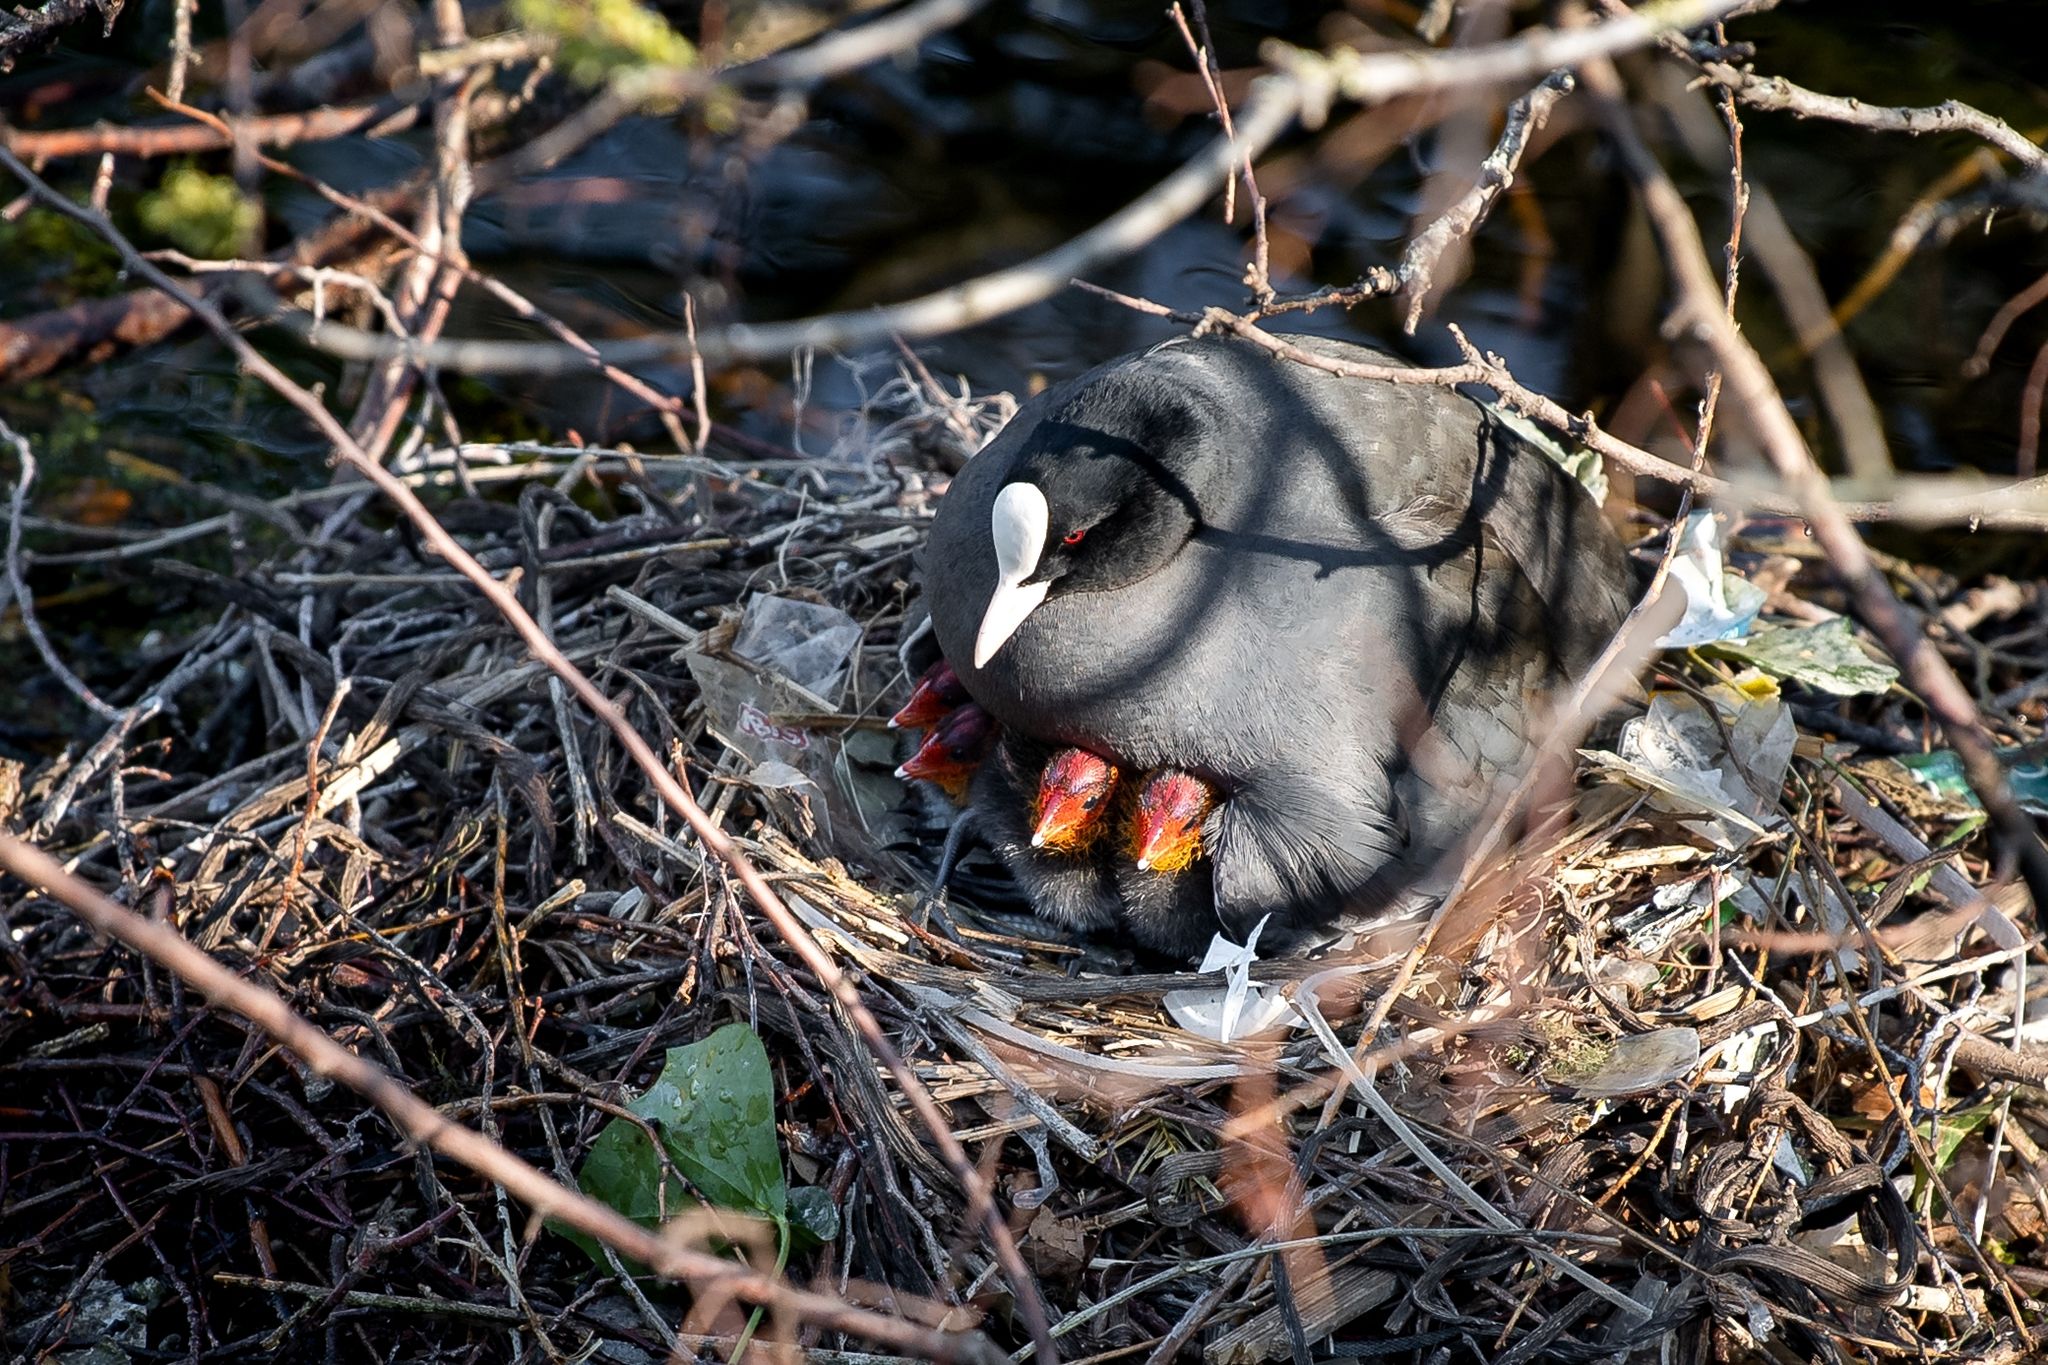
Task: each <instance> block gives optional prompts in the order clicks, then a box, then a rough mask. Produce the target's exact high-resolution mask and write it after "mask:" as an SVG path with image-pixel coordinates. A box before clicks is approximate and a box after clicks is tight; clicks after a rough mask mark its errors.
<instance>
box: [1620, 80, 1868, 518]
mask: <svg viewBox="0 0 2048 1365" xmlns="http://www.w3.org/2000/svg"><path fill="white" fill-rule="evenodd" d="M1654 88H1655V91H1656V95H1657V97H1658V98H1659V99H1660V100H1661V101H1662V103H1663V105H1664V108H1665V110H1666V111H1667V113H1668V115H1669V117H1670V120H1671V123H1672V126H1673V127H1674V128H1675V129H1676V130H1677V132H1678V138H1679V141H1680V143H1682V144H1683V145H1684V147H1685V151H1686V155H1687V156H1689V157H1691V158H1692V160H1693V161H1694V163H1695V164H1697V165H1699V166H1701V167H1703V168H1707V169H1714V168H1715V162H1716V158H1717V157H1725V155H1726V138H1725V134H1724V132H1723V130H1722V129H1721V128H1718V127H1716V126H1715V124H1716V122H1717V120H1716V119H1715V118H1714V117H1713V115H1712V114H1711V113H1709V112H1708V105H1707V104H1706V102H1705V101H1704V100H1703V99H1702V98H1701V96H1700V95H1698V94H1696V93H1694V92H1693V91H1692V90H1690V89H1688V88H1687V86H1686V81H1685V75H1684V73H1683V72H1682V71H1680V69H1679V68H1678V67H1676V66H1674V65H1671V64H1667V63H1659V64H1658V68H1657V71H1656V75H1655V78H1654ZM1721 94H1722V98H1724V99H1725V98H1728V94H1727V92H1725V91H1723V92H1721ZM1752 194H1753V196H1754V203H1753V206H1752V209H1751V213H1752V225H1751V231H1750V240H1751V243H1752V247H1753V254H1754V255H1755V257H1756V259H1757V262H1758V263H1759V264H1760V265H1762V266H1763V269H1764V274H1765V276H1766V277H1767V278H1768V279H1769V280H1770V282H1771V287H1772V289H1773V290H1774V291H1775V292H1776V293H1777V296H1778V304H1779V306H1780V307H1781V308H1782V309H1783V310H1784V313H1785V319H1786V321H1787V322H1789V323H1790V324H1791V325H1792V330H1793V331H1794V332H1795V333H1796V334H1797V336H1798V339H1799V350H1800V352H1801V353H1802V354H1804V355H1806V356H1807V357H1809V358H1810V359H1811V360H1812V363H1813V380H1814V387H1815V388H1816V389H1817V390H1818V391H1819V394H1820V400H1821V405H1822V406H1823V407H1824V408H1826V409H1827V412H1828V415H1829V417H1830V418H1831V419H1832V420H1833V422H1834V426H1835V432H1836V436H1837V439H1838V440H1839V441H1840V442H1841V450H1842V456H1843V460H1844V463H1846V464H1847V466H1848V468H1849V472H1850V474H1851V475H1853V476H1855V477H1857V478H1859V479H1864V480H1867V481H1869V482H1871V483H1874V484H1876V485H1877V486H1879V487H1882V486H1883V485H1884V484H1885V482H1886V481H1887V480H1889V479H1890V478H1891V477H1892V474H1893V469H1892V457H1891V448H1890V445H1889V443H1887V442H1886V440H1885V436H1884V422H1883V420H1882V419H1881V418H1880V417H1879V415H1878V411H1877V404H1876V403H1875V402H1873V401H1872V399H1871V396H1870V389H1869V386H1868V385H1866V384H1865V383H1864V382H1863V373H1862V371H1861V370H1859V369H1857V367H1856V359H1855V357H1854V356H1853V355H1851V354H1850V351H1849V345H1848V342H1847V341H1846V340H1845V339H1844V338H1843V336H1842V329H1841V328H1840V326H1838V325H1837V324H1836V322H1835V319H1834V312H1833V309H1832V308H1831V307H1830V306H1829V304H1828V297H1827V293H1826V291H1824V290H1823V289H1822V288H1821V284H1820V279H1819V277H1818V276H1817V275H1815V273H1814V268H1813V259H1812V257H1810V256H1808V255H1807V253H1806V250H1805V248H1803V247H1801V246H1800V245H1799V239H1798V238H1797V237H1795V236H1794V235H1793V233H1792V228H1791V225H1790V224H1788V223H1787V222H1786V221H1785V215H1784V214H1783V213H1781V212H1779V211H1778V204H1777V200H1776V199H1775V198H1774V197H1773V196H1772V195H1771V193H1770V191H1769V190H1768V189H1767V188H1765V187H1764V186H1763V185H1757V186H1756V187H1755V188H1754V190H1753V191H1752Z"/></svg>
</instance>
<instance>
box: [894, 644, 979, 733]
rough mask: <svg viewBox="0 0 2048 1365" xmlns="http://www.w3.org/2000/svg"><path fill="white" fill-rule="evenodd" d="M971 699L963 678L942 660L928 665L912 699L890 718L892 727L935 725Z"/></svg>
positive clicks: (896, 728) (913, 692) (908, 727)
mask: <svg viewBox="0 0 2048 1365" xmlns="http://www.w3.org/2000/svg"><path fill="white" fill-rule="evenodd" d="M968 700H969V699H968V696H967V685H966V684H965V683H963V682H961V681H960V675H959V674H958V673H955V672H954V671H953V665H951V664H949V663H947V662H946V661H945V660H944V659H941V660H939V661H938V662H937V663H935V664H933V665H932V666H931V667H930V668H927V669H926V670H925V671H924V675H923V676H922V677H920V678H919V679H918V680H917V686H915V687H913V688H911V689H910V700H909V701H906V702H904V703H903V706H902V709H901V710H899V711H897V712H896V714H895V715H893V716H891V717H889V728H890V729H891V730H909V729H919V730H921V729H924V728H926V727H928V726H932V725H936V724H938V723H939V722H940V721H942V720H944V719H945V718H946V717H947V716H949V715H951V714H952V713H953V712H954V711H955V710H957V709H959V708H960V707H961V706H964V705H966V703H967V701H968Z"/></svg>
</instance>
